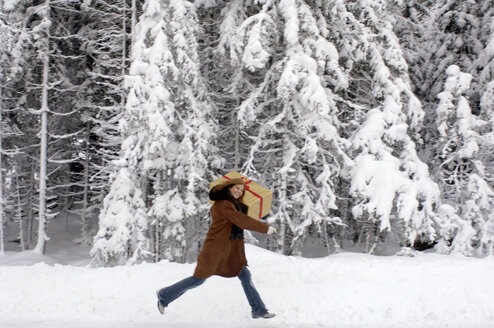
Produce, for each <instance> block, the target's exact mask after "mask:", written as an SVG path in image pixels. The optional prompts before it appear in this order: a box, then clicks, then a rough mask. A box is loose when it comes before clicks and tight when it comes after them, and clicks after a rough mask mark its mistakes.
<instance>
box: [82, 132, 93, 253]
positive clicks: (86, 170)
mask: <svg viewBox="0 0 494 328" xmlns="http://www.w3.org/2000/svg"><path fill="white" fill-rule="evenodd" d="M90 134H91V128H90V126H89V123H88V125H87V130H86V159H85V161H84V193H83V195H82V197H83V198H82V217H81V220H82V226H81V241H82V243H83V244H85V245H89V243H90V241H89V225H88V203H89V197H88V196H89V165H90V163H89V142H90V137H91V135H90Z"/></svg>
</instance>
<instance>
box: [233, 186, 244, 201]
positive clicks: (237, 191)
mask: <svg viewBox="0 0 494 328" xmlns="http://www.w3.org/2000/svg"><path fill="white" fill-rule="evenodd" d="M230 193H231V194H232V196H233V197H235V199H239V198H240V197H242V195H243V194H244V185H241V184H236V185H233V186H232V187H230Z"/></svg>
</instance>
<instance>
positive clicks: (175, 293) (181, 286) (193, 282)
mask: <svg viewBox="0 0 494 328" xmlns="http://www.w3.org/2000/svg"><path fill="white" fill-rule="evenodd" d="M204 281H206V279H199V278H196V277H194V276H192V277H189V278H185V279H184V280H181V281H179V282H177V283H175V284H173V285H171V286H168V287H165V288H162V289H160V290H159V291H158V293H157V294H158V300H159V301H160V303H161V305H163V306H164V307H167V306H168V304H170V303H171V302H173V301H174V300H176V299H177V298H179V297H180V296H182V295H183V294H184V293H185V292H186V291H188V290H189V289H192V288H196V287H198V286H200V285H202V284H203V283H204Z"/></svg>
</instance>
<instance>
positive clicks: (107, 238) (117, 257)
mask: <svg viewBox="0 0 494 328" xmlns="http://www.w3.org/2000/svg"><path fill="white" fill-rule="evenodd" d="M135 175H136V173H135V172H132V171H131V170H129V169H127V168H122V169H120V171H119V172H118V173H117V176H116V177H115V179H114V180H113V183H112V186H111V189H110V192H109V194H108V195H107V196H106V197H105V200H104V203H103V208H102V210H101V215H100V217H101V218H103V219H101V220H100V222H99V230H98V234H97V235H96V236H95V240H94V245H93V248H92V249H91V256H93V258H94V259H95V260H96V261H97V262H98V263H102V264H107V265H120V264H128V263H129V264H130V263H134V262H135V261H137V260H138V259H140V258H144V257H146V256H147V255H149V251H148V249H149V239H148V237H147V236H146V231H147V228H148V224H149V223H148V219H147V215H146V208H145V204H144V201H143V195H142V192H141V190H140V186H139V185H136V181H137V178H136V176H135Z"/></svg>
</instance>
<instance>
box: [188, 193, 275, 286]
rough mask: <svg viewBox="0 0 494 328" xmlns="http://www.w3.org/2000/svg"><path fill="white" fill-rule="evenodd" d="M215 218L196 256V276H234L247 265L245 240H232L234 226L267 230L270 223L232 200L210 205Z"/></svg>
mask: <svg viewBox="0 0 494 328" xmlns="http://www.w3.org/2000/svg"><path fill="white" fill-rule="evenodd" d="M211 216H212V218H213V220H212V222H211V226H210V227H209V231H208V234H207V235H206V240H205V241H204V244H203V245H202V250H201V253H200V254H199V258H198V259H197V266H196V270H195V271H194V277H196V278H201V279H206V278H208V277H210V276H212V275H218V276H222V277H235V276H238V275H239V274H240V271H242V268H243V267H244V266H245V265H246V264H247V259H246V257H245V247H244V241H243V239H233V240H231V239H230V236H231V231H232V226H233V225H234V224H235V225H237V226H238V227H240V228H242V229H247V230H252V231H257V232H260V233H267V231H268V227H269V226H268V225H267V224H265V223H263V222H260V221H258V220H256V219H253V218H251V217H249V216H247V215H245V214H243V213H242V212H239V211H237V209H236V208H235V205H234V204H233V203H232V202H231V201H229V200H217V201H215V202H214V204H213V206H212V207H211Z"/></svg>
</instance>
